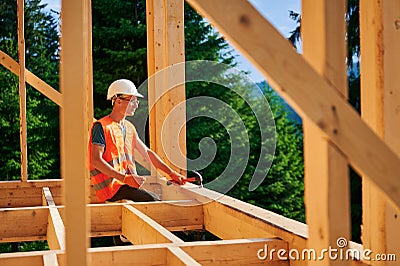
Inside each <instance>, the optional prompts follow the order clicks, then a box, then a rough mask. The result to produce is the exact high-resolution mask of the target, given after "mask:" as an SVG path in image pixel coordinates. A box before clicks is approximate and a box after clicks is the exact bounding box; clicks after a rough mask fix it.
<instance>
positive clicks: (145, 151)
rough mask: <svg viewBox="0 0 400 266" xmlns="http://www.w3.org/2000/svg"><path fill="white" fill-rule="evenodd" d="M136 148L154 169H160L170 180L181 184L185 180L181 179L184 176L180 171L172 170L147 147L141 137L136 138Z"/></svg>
mask: <svg viewBox="0 0 400 266" xmlns="http://www.w3.org/2000/svg"><path fill="white" fill-rule="evenodd" d="M135 147H136V149H137V150H138V151H139V152H140V154H142V156H143V157H145V158H146V159H148V160H149V161H150V162H151V164H152V165H153V166H154V167H155V168H156V170H161V171H163V172H164V173H166V174H167V175H168V176H169V177H171V179H172V180H174V181H176V182H177V183H178V184H180V185H183V184H184V183H185V182H184V181H183V180H182V179H183V178H185V177H184V176H183V175H181V174H180V173H178V172H176V171H174V170H173V169H172V168H171V167H169V166H168V165H167V164H166V163H165V162H164V161H163V160H162V159H161V158H160V157H159V156H158V155H157V154H156V153H155V152H154V151H153V150H151V149H149V148H148V147H147V146H146V145H145V144H144V143H143V141H142V140H141V139H139V138H136V146H135Z"/></svg>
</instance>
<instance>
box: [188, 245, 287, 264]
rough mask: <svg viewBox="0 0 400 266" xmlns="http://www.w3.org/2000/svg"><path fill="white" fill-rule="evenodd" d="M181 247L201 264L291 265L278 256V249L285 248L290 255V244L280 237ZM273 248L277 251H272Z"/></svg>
mask: <svg viewBox="0 0 400 266" xmlns="http://www.w3.org/2000/svg"><path fill="white" fill-rule="evenodd" d="M180 248H181V249H182V250H183V251H185V252H186V253H187V254H189V255H190V256H191V257H193V258H194V259H195V260H196V261H198V262H199V263H200V264H201V265H259V264H263V265H268V263H273V265H289V262H288V261H287V260H280V259H279V258H278V257H277V252H278V250H285V253H286V255H287V256H288V244H287V242H286V241H283V240H280V239H271V238H259V239H235V240H220V241H198V242H191V243H185V244H183V245H180ZM272 249H274V250H275V251H276V252H275V253H274V252H272V253H270V251H271V250H272ZM270 255H271V256H270Z"/></svg>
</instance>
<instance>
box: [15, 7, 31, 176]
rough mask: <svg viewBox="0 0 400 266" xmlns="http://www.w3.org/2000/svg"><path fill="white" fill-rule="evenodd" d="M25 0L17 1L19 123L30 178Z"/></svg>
mask: <svg viewBox="0 0 400 266" xmlns="http://www.w3.org/2000/svg"><path fill="white" fill-rule="evenodd" d="M24 6H25V3H24V0H18V1H17V13H18V61H19V84H18V85H19V108H20V113H19V124H20V127H19V128H20V143H21V144H20V146H21V180H22V181H27V180H28V144H27V128H26V83H25V80H26V74H25V36H24V35H25V30H24V27H25V26H24V25H25V23H24V19H25V15H24V9H25V7H24Z"/></svg>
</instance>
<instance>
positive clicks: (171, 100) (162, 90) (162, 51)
mask: <svg viewBox="0 0 400 266" xmlns="http://www.w3.org/2000/svg"><path fill="white" fill-rule="evenodd" d="M146 3H147V29H148V30H147V34H148V35H147V36H148V37H147V40H148V43H147V46H148V75H149V77H151V76H152V75H154V74H156V75H155V78H153V79H150V80H149V112H150V122H149V124H150V147H151V148H152V149H153V150H154V151H156V153H157V154H158V155H159V156H160V157H161V158H162V159H163V160H164V161H166V162H168V163H169V164H170V166H172V167H173V168H175V166H174V164H175V165H178V166H179V168H182V169H185V168H186V130H185V122H186V121H185V120H186V109H185V104H184V101H185V86H184V84H182V85H179V86H175V84H181V83H183V82H184V80H185V70H184V67H183V66H181V65H179V66H180V67H179V68H176V65H177V64H179V63H183V62H184V61H185V54H184V49H185V47H184V1H183V0H147V2H146ZM171 66H174V68H169V69H168V70H165V69H166V68H168V67H171ZM161 70H165V71H163V72H159V71H161ZM181 103H183V104H181ZM178 105H179V107H178V111H174V112H171V110H173V109H174V108H175V107H176V106H178ZM168 116H173V119H171V117H170V118H168V120H167V122H166V119H167V117H168ZM177 140H178V142H177ZM176 143H178V144H177V145H176ZM171 161H173V163H172V162H171Z"/></svg>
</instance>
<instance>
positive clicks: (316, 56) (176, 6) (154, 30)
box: [0, 0, 400, 265]
mask: <svg viewBox="0 0 400 266" xmlns="http://www.w3.org/2000/svg"><path fill="white" fill-rule="evenodd" d="M21 2H23V1H20V0H19V1H18V7H19V12H18V14H19V20H18V21H19V23H18V25H19V30H18V34H19V40H20V41H19V54H20V57H19V61H20V64H18V63H16V62H15V61H14V60H12V59H11V58H10V57H9V56H8V55H6V54H4V53H3V52H1V51H0V63H1V64H2V65H4V66H5V67H6V68H8V69H9V70H11V71H12V72H13V73H15V74H17V75H18V76H19V77H20V91H21V95H22V98H21V121H23V120H24V119H23V117H24V105H25V104H24V99H23V97H24V96H23V95H24V91H25V89H24V86H25V83H26V82H28V83H29V84H31V85H32V86H33V87H35V88H36V89H38V90H39V91H41V92H42V93H43V94H45V95H46V96H47V97H49V98H50V99H51V100H53V101H54V102H55V103H56V104H58V105H59V106H62V107H63V111H62V123H61V124H62V130H61V132H62V134H63V135H62V138H61V140H62V156H61V158H62V177H63V178H64V181H62V180H51V181H50V180H46V181H28V180H27V178H25V177H24V176H25V173H26V169H25V170H24V166H23V167H22V169H21V177H22V180H23V181H22V182H0V190H1V193H0V208H1V209H0V218H1V219H0V220H1V221H6V222H5V223H3V222H2V223H0V242H15V241H32V240H43V239H46V240H47V241H48V243H49V246H50V248H51V249H52V250H51V251H40V252H28V253H12V254H0V264H1V265H15V264H28V263H29V264H30V265H58V264H60V265H74V264H77V263H82V262H84V263H85V264H91V265H100V264H107V265H118V264H119V263H120V262H124V263H132V264H135V263H136V264H144V263H149V261H151V262H154V263H156V264H173V265H196V264H202V265H203V264H205V265H207V264H213V265H214V264H230V263H231V264H237V263H242V262H243V263H244V264H248V263H254V264H258V263H260V264H265V263H267V264H271V265H289V264H290V265H304V264H306V262H304V261H282V260H275V259H273V260H271V261H268V262H266V261H259V260H258V258H257V256H256V255H257V254H255V252H256V251H257V252H258V251H259V250H260V248H262V247H263V245H271V246H273V247H275V248H283V249H284V250H286V251H288V250H289V249H298V250H301V249H305V248H307V247H308V248H326V247H325V246H326V245H333V243H334V241H335V238H336V237H337V236H338V235H344V236H346V238H349V235H350V232H349V229H348V227H349V224H348V219H349V213H348V212H349V211H348V204H349V198H348V187H347V185H348V177H347V173H345V172H346V171H345V170H344V169H346V167H347V164H350V165H352V166H353V167H354V168H355V169H356V170H357V171H359V172H360V173H361V174H362V175H363V176H364V177H363V178H364V181H365V184H366V186H365V187H366V188H365V190H364V192H366V193H364V196H365V198H364V203H368V204H365V205H366V208H364V217H365V219H364V225H365V230H364V231H363V241H364V243H363V244H364V248H372V249H374V252H394V253H396V252H398V251H397V250H395V248H396V247H397V246H398V243H399V242H398V241H399V240H398V239H400V236H399V235H398V234H399V232H400V231H399V230H398V225H399V224H398V223H399V222H398V221H397V220H396V219H397V217H398V211H399V207H400V182H399V180H398V178H397V176H398V173H399V172H400V161H399V157H398V152H399V151H400V146H399V145H398V144H399V143H400V142H399V141H398V137H397V136H398V133H399V132H398V131H400V127H399V126H398V125H397V124H398V123H397V122H398V117H397V116H398V113H399V112H397V108H398V107H397V103H398V101H399V99H398V97H399V96H398V95H400V94H399V93H398V91H397V89H398V84H400V82H399V81H398V79H399V77H400V76H399V75H397V72H393V71H395V69H397V68H396V67H395V65H396V64H397V62H398V59H399V57H400V53H399V52H398V49H397V47H398V43H399V37H398V33H397V30H398V28H399V27H400V26H399V25H400V23H399V21H398V17H399V15H398V12H399V10H400V7H399V3H398V2H396V1H395V0H388V1H378V0H366V1H363V2H362V6H361V8H360V10H361V14H360V17H361V32H362V36H361V43H362V46H361V48H362V53H363V54H364V56H363V62H362V63H361V75H362V76H363V77H364V79H362V82H363V84H362V97H363V101H365V102H364V103H363V105H364V107H363V108H365V107H368V108H365V109H364V111H363V118H364V119H365V120H364V121H363V120H361V118H360V117H359V115H358V114H357V113H356V112H355V110H353V109H352V107H351V106H350V105H349V104H348V103H347V102H346V96H345V94H346V78H345V73H344V72H345V70H344V69H343V57H344V54H343V53H344V48H343V47H345V46H344V45H345V39H344V38H342V37H343V34H344V33H345V31H344V29H343V17H341V14H342V15H343V16H344V14H343V12H344V11H343V5H344V3H345V1H328V0H321V1H319V2H317V3H316V2H315V1H309V0H304V1H303V6H304V7H303V8H304V14H303V15H304V16H307V18H304V21H303V22H304V24H303V26H304V31H303V38H304V45H305V46H304V56H301V55H299V54H297V52H296V51H295V50H294V49H293V48H292V46H291V45H290V44H289V43H288V41H287V40H286V39H284V38H283V37H282V36H281V35H280V34H279V33H278V32H277V30H276V29H275V28H274V27H273V26H272V25H271V24H270V23H269V22H268V21H266V20H265V19H264V18H263V17H262V16H261V15H260V14H259V13H258V12H257V11H256V10H255V9H254V8H253V7H252V6H251V4H249V3H248V2H247V1H241V0H218V1H213V0H188V2H189V3H190V4H191V5H192V6H193V7H194V8H196V9H197V10H198V11H199V12H200V13H201V14H202V15H203V16H204V17H206V18H207V19H208V20H209V21H210V22H211V23H212V24H213V25H214V26H215V27H216V28H217V29H219V30H220V32H221V33H222V34H223V35H224V36H225V38H226V39H228V40H230V41H231V43H233V44H234V45H235V46H236V47H237V48H238V50H239V51H241V52H242V53H243V54H244V55H245V56H246V57H248V59H249V60H250V61H251V62H252V63H253V64H254V65H255V66H256V67H257V68H258V69H259V70H260V71H261V73H263V74H264V75H265V77H267V78H268V80H269V82H270V83H271V85H272V86H273V87H274V88H275V89H276V90H277V91H278V92H280V94H281V95H282V96H283V97H284V98H285V100H287V101H288V102H289V103H290V104H291V105H292V106H293V107H294V108H295V109H296V111H298V112H299V113H300V114H301V115H302V117H303V118H304V119H305V120H306V124H308V125H306V128H307V130H306V131H305V133H306V139H308V143H311V142H310V139H311V140H312V139H317V141H316V142H315V143H312V145H308V144H306V149H307V150H306V152H308V154H311V156H310V157H308V159H306V160H307V162H306V163H307V164H308V166H307V167H308V168H309V169H310V167H312V168H313V167H315V166H314V165H315V164H317V165H318V164H319V163H320V162H321V161H323V164H324V166H323V167H322V168H321V169H319V170H321V171H322V173H323V174H322V178H321V180H318V179H317V178H318V174H317V175H315V174H314V173H313V172H312V171H311V175H308V176H306V179H307V180H306V182H308V184H309V185H307V186H308V192H306V193H307V195H306V196H307V198H306V202H307V204H308V206H309V210H308V211H307V222H308V224H309V227H308V226H307V225H305V224H301V223H298V222H296V221H293V220H290V219H287V218H285V217H282V216H279V215H277V214H274V213H272V212H269V211H266V210H263V209H261V208H258V207H255V206H252V205H250V204H246V203H243V202H241V201H238V200H235V199H232V198H230V197H227V196H223V195H220V194H218V193H216V192H213V191H209V190H207V189H204V188H198V187H194V186H191V185H189V184H188V185H186V186H184V187H176V186H167V185H166V184H165V180H163V179H162V178H160V177H149V179H148V180H149V181H148V183H147V184H146V188H147V189H150V190H154V191H157V193H160V196H161V198H162V200H163V202H154V203H132V202H125V203H114V204H89V205H88V204H87V203H89V202H90V200H89V198H90V196H89V192H88V190H89V185H88V173H87V172H88V171H87V169H86V165H85V162H86V160H85V158H86V143H87V140H88V134H87V132H88V130H89V127H90V124H91V121H92V117H93V111H92V109H91V108H92V107H91V106H92V102H91V101H92V95H91V94H92V88H91V87H92V85H91V80H92V72H91V53H90V50H91V41H90V40H91V30H90V27H91V19H90V0H87V1H78V0H69V1H63V6H62V8H63V12H62V14H63V15H62V16H63V23H62V27H63V39H62V48H63V49H62V54H61V56H62V59H63V60H62V68H61V92H62V93H59V92H57V91H56V90H54V89H52V88H51V87H50V86H48V85H47V84H46V83H44V82H43V81H41V80H40V79H39V78H37V77H36V76H35V75H34V74H32V73H31V72H29V71H28V70H26V69H25V66H24V55H23V54H24V51H23V50H24V42H23V19H22V18H23V12H21V10H23V8H22V9H21V6H22V7H23V4H21ZM328 5H329V8H328ZM371 7H373V8H371ZM182 8H183V1H180V0H154V1H153V0H147V20H148V29H149V30H148V43H149V46H148V51H149V52H148V65H149V75H152V74H155V73H156V72H157V71H159V70H161V69H163V68H166V67H168V66H170V65H173V64H175V63H179V62H183V61H184V48H183V47H184V42H183V13H182ZM318 8H320V9H318ZM315 10H319V11H315ZM328 10H329V11H328ZM314 13H318V16H317V15H316V16H315V17H312V16H313V14H314ZM226 14H229V16H227V15H226ZM370 18H372V19H373V21H374V23H372V22H371V21H370V20H368V19H370ZM313 19H315V20H318V21H319V22H321V23H314V22H313V21H314V20H313ZM371 24H373V25H374V26H373V27H370V26H371ZM388 25H390V26H388ZM76 28H78V29H79V30H76ZM334 31H337V32H338V33H339V35H338V36H339V37H335V36H334V35H333V34H332V33H333V32H334ZM315 32H317V33H318V34H315ZM312 35H315V36H319V37H321V39H318V40H315V39H310V38H311V36H312ZM340 36H342V37H340ZM315 43H322V44H323V46H322V47H319V50H317V51H312V50H311V49H312V47H314V45H315ZM172 44H173V45H172ZM173 46H174V47H175V48H173ZM377 48H378V49H377ZM310 51H312V52H313V53H311V52H310ZM384 51H385V52H384ZM314 52H315V53H314ZM368 71H371V72H368ZM181 72H182V71H181ZM300 73H301V74H300ZM174 74H177V73H174ZM172 76H173V75H172ZM172 76H168V75H162V76H161V77H159V78H158V79H155V81H154V82H155V83H153V84H151V83H150V84H149V100H150V103H155V102H156V101H157V100H158V97H159V96H160V95H162V94H164V93H165V91H163V90H156V88H160V86H158V85H162V86H161V87H163V86H166V87H168V85H170V84H176V82H177V81H179V80H183V78H184V75H182V73H181V74H180V75H176V76H175V77H172ZM157 82H158V83H157ZM156 85H157V86H156ZM369 85H370V86H371V87H370V88H369V87H368V86H369ZM75 88H78V89H77V90H74V89H75ZM175 93H176V94H175ZM368 93H369V95H368ZM376 95H378V96H379V97H376ZM166 99H167V100H166V101H164V100H162V101H160V103H162V104H161V105H158V106H157V107H156V108H155V109H154V113H150V125H151V127H152V131H151V143H152V144H151V145H152V147H155V149H156V150H157V152H159V153H161V155H162V157H163V158H164V159H166V158H167V155H168V156H172V157H174V159H177V161H179V160H181V159H182V158H178V157H179V156H178V153H176V152H175V149H174V148H172V146H171V145H169V144H168V145H167V146H168V148H167V149H166V151H165V153H164V151H163V150H160V149H159V144H160V130H161V128H162V123H163V120H164V119H165V118H166V116H167V114H168V113H169V112H170V111H171V110H172V108H173V106H174V105H177V104H179V103H180V102H181V101H184V87H179V88H178V89H177V90H176V91H174V92H171V93H167V94H166ZM375 99H378V101H375ZM379 99H384V101H382V102H380V101H379ZM170 100H171V101H172V102H173V104H171V105H169V104H168V105H167V106H166V108H165V109H164V108H163V106H162V105H163V104H165V103H168V102H170ZM367 104H368V106H367ZM371 110H373V112H370V113H368V111H371ZM150 111H151V112H152V110H150ZM183 112H184V110H180V113H179V115H178V119H177V120H178V123H177V124H175V125H168V127H167V128H168V130H167V134H168V136H169V137H170V138H173V137H175V135H173V134H172V132H173V131H175V132H176V129H177V128H178V129H180V125H181V124H182V123H183V122H184V120H185V117H184V115H183ZM156 118H157V119H159V120H157V119H156ZM307 121H308V122H307ZM24 126H26V125H24V122H22V124H21V128H22V127H24ZM370 126H372V129H371V128H370ZM69 130H71V131H69ZM23 131H24V130H23V129H22V134H21V143H22V144H21V150H22V154H23V153H24V152H23V150H24V149H25V147H24V146H25V144H24V138H25V139H26V136H25V137H24V133H23ZM309 133H310V135H308V134H309ZM179 138H182V139H183V140H184V139H185V134H181V135H179ZM179 145H180V146H181V150H182V147H183V146H185V143H184V141H182V140H181V139H180V142H179ZM319 145H323V149H321V150H320V149H318V148H316V146H319ZM314 152H321V154H322V157H317V158H315V157H314V156H313V153H314ZM307 156H308V155H307ZM24 158H26V156H24V155H23V156H22V159H21V160H22V163H23V164H25V163H26V160H25V159H24ZM318 160H321V161H318ZM337 169H339V171H336V170H337ZM333 170H335V171H333ZM317 181H318V182H321V183H317ZM319 184H322V187H323V189H322V190H321V189H320V188H321V187H319V186H320V185H319ZM77 188H80V189H78V190H77ZM382 192H383V193H382ZM336 193H340V195H341V198H340V199H341V201H340V202H341V203H338V202H337V201H334V198H335V197H334V196H333V195H335V194H336ZM376 194H378V196H375V195H376ZM63 195H64V196H65V198H63V197H62V196H63ZM315 198H318V199H321V198H322V203H321V204H320V205H319V204H318V203H317V202H315ZM313 199H314V201H313ZM92 202H94V201H93V200H92ZM371 202H380V203H379V204H378V205H379V206H382V207H380V208H381V209H383V210H384V211H383V212H382V213H381V214H380V215H379V219H376V218H374V217H372V214H373V213H374V212H375V211H376V207H375V206H374V205H373V204H369V203H371ZM388 203H389V204H390V205H388ZM42 204H43V205H46V206H40V205H42ZM64 205H65V207H64ZM342 206H344V209H341V208H342ZM310 209H311V210H310ZM319 216H321V217H319ZM337 216H340V217H344V219H345V220H346V221H345V222H343V223H342V222H341V220H339V219H337V218H336V217H337ZM77 217H79V219H81V218H82V217H86V219H84V223H80V224H79V226H78V223H77ZM11 221H13V222H11ZM15 221H18V223H17V226H15ZM79 222H81V220H79ZM65 225H68V226H65ZM82 225H83V226H82ZM135 227H140V228H143V232H145V233H144V234H143V235H138V234H137V233H136V230H135ZM382 228H383V230H381V229H382ZM180 230H207V231H209V232H211V233H213V234H214V235H216V236H218V237H220V238H222V240H218V241H206V242H193V243H185V242H184V241H182V240H181V239H179V238H177V237H176V236H175V235H173V234H172V233H171V231H180ZM89 231H90V232H89ZM321 232H322V233H321ZM376 232H378V233H376ZM119 234H124V235H126V237H127V238H128V239H129V240H130V241H132V242H134V243H137V245H135V246H130V247H108V248H90V249H87V247H88V237H89V236H91V237H99V236H111V235H119ZM321 234H322V235H323V236H325V237H323V239H319V236H320V235H321ZM354 246H355V247H356V248H357V250H361V249H362V248H363V246H362V245H360V244H355V243H350V245H349V247H354ZM205 252H207V255H206V256H205V255H204V253H205ZM397 255H398V254H397ZM368 263H371V264H374V263H375V262H368ZM321 264H324V265H327V264H334V262H331V261H323V262H321ZM348 264H357V265H359V264H367V262H360V261H352V262H350V263H348ZM340 265H342V263H340Z"/></svg>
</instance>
